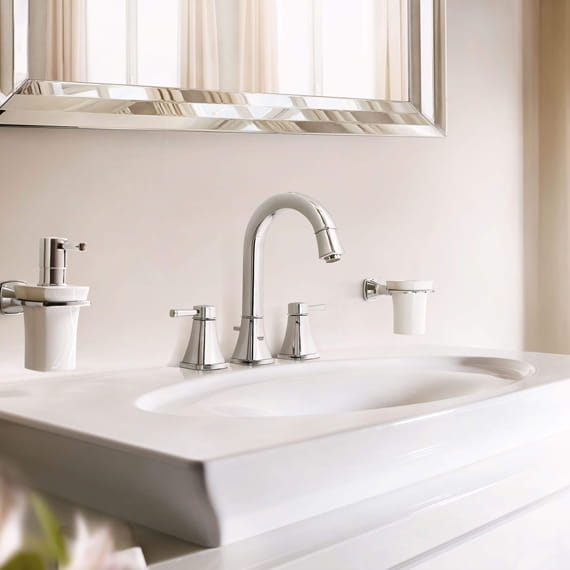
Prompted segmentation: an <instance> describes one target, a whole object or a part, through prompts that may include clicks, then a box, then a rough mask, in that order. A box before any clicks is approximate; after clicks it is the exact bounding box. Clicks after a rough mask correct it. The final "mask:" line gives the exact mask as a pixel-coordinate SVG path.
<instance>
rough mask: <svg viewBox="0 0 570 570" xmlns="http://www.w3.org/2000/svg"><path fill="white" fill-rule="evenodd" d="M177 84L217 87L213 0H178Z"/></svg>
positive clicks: (217, 71)
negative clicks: (179, 15) (178, 73)
mask: <svg viewBox="0 0 570 570" xmlns="http://www.w3.org/2000/svg"><path fill="white" fill-rule="evenodd" d="M181 19H182V21H181V33H180V39H181V50H180V66H181V69H180V79H181V86H182V87H185V88H188V89H208V90H217V89H219V88H220V77H219V75H220V73H219V58H218V33H217V18H216V2H215V0H181Z"/></svg>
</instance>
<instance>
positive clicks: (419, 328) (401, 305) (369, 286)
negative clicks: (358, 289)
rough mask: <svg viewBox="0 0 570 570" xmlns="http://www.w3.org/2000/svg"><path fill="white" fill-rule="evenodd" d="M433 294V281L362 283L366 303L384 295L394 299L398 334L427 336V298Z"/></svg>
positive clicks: (369, 281) (368, 281)
mask: <svg viewBox="0 0 570 570" xmlns="http://www.w3.org/2000/svg"><path fill="white" fill-rule="evenodd" d="M433 292H434V289H433V281H410V280H408V281H387V282H386V283H385V284H384V283H379V282H378V281H376V280H375V279H365V280H364V281H363V282H362V296H363V297H364V300H365V301H371V300H374V299H377V298H378V297H380V296H382V295H390V296H391V297H392V302H393V307H394V332H395V333H396V334H425V332H426V309H427V297H428V295H429V294H430V293H433Z"/></svg>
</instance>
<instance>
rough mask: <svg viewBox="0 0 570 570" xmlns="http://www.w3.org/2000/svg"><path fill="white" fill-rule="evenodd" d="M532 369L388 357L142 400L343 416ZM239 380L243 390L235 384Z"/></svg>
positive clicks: (478, 392)
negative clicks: (206, 390) (204, 390)
mask: <svg viewBox="0 0 570 570" xmlns="http://www.w3.org/2000/svg"><path fill="white" fill-rule="evenodd" d="M533 372H534V369H533V368H532V366H530V365H529V364H527V363H526V362H520V361H518V360H510V359H500V358H496V359H494V358H477V357H473V358H451V357H447V358H446V357H440V358H438V357H433V358H429V357H424V358H383V359H373V360H372V359H371V360H348V361H336V362H319V363H314V364H313V365H312V366H305V367H302V366H301V367H285V368H283V367H278V368H273V369H269V370H266V371H265V374H259V375H258V377H257V378H255V380H253V381H252V379H251V378H250V377H249V376H250V375H242V376H241V377H240V378H238V379H236V378H235V377H232V378H227V379H226V380H228V382H224V383H223V385H222V386H220V385H219V384H218V385H213V386H212V388H211V390H210V391H208V392H206V393H204V392H203V391H202V390H200V389H198V388H197V386H196V385H195V384H192V383H190V382H188V383H185V384H184V385H183V386H180V385H177V386H172V387H169V388H162V389H160V390H157V391H156V392H152V393H150V394H147V395H145V396H143V397H142V398H140V399H139V400H138V402H137V405H138V406H139V407H140V408H142V409H144V410H148V411H153V412H157V413H168V414H176V415H197V414H203V413H211V414H221V415H227V416H249V417H259V416H304V415H321V414H342V413H349V412H358V411H366V410H378V409H382V408H393V407H396V406H409V405H414V404H423V403H427V402H433V401H438V400H447V399H450V398H462V397H467V398H474V397H477V398H479V397H482V396H485V395H489V394H493V393H495V392H497V391H498V392H500V391H502V390H503V389H505V388H507V389H509V388H510V387H511V386H512V384H513V382H516V381H518V380H521V379H523V378H525V377H526V376H529V375H530V374H533ZM236 385H237V387H236Z"/></svg>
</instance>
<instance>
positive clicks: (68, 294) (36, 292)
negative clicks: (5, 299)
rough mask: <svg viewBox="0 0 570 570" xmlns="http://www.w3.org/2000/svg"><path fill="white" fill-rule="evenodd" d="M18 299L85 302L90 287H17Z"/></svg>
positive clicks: (15, 291)
mask: <svg viewBox="0 0 570 570" xmlns="http://www.w3.org/2000/svg"><path fill="white" fill-rule="evenodd" d="M14 293H15V294H16V298H18V299H23V300H25V301H47V302H49V303H62V302H66V301H85V300H86V299H87V296H88V295H89V287H88V286H85V285H49V286H47V285H16V286H15V287H14Z"/></svg>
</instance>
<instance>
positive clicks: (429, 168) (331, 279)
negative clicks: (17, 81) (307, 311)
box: [0, 0, 535, 366]
mask: <svg viewBox="0 0 570 570" xmlns="http://www.w3.org/2000/svg"><path fill="white" fill-rule="evenodd" d="M448 4H449V6H448V72H449V76H448V95H449V113H448V125H449V136H448V137H447V138H446V139H440V140H437V139H436V140H428V139H413V138H393V139H390V138H359V137H355V138H342V137H327V136H304V137H300V136H269V135H239V134H217V133H156V132H97V131H92V132H88V131H74V130H55V129H43V130H42V129H16V128H6V129H2V130H0V170H1V176H2V182H3V185H2V224H1V226H0V253H1V257H0V258H1V260H2V263H1V266H0V271H1V275H0V277H1V278H2V279H9V278H22V279H26V280H30V281H34V280H35V279H36V266H37V259H36V255H37V254H36V248H37V245H36V242H37V240H38V238H39V237H40V236H43V235H49V234H56V235H63V236H67V237H70V238H73V239H78V240H85V241H87V242H88V244H89V249H88V251H87V252H86V253H85V254H82V255H78V256H76V257H74V258H73V259H72V260H71V270H70V275H71V281H73V282H74V283H77V284H90V285H91V287H92V295H91V299H92V301H93V307H91V308H89V309H85V310H84V311H83V313H82V317H81V319H82V320H81V323H80V356H81V359H82V363H83V364H87V363H89V362H92V361H99V362H100V363H108V364H129V363H133V361H134V362H136V363H138V364H141V365H142V364H149V363H156V364H162V363H164V362H172V361H175V360H177V359H178V358H179V357H180V356H181V352H182V350H183V345H184V344H185V342H186V334H187V331H188V330H189V326H190V323H189V322H188V321H186V320H184V319H181V320H179V321H173V320H171V319H169V318H168V309H169V308H171V307H184V306H190V305H192V304H199V303H212V304H216V305H218V307H219V312H220V315H221V316H220V337H221V341H222V343H223V347H224V350H225V352H226V354H227V355H228V356H229V354H230V352H231V349H232V347H233V344H234V341H235V334H236V333H234V332H232V330H231V327H232V325H234V324H237V323H238V318H239V315H240V290H241V242H242V237H243V231H244V229H245V225H246V223H247V220H248V217H249V215H250V213H251V211H252V210H253V209H254V208H255V207H256V206H257V204H258V203H259V202H260V201H261V200H263V199H264V198H265V197H267V196H268V195H270V194H272V193H275V192H286V191H290V190H295V191H300V192H305V193H308V194H311V195H313V196H315V197H317V198H319V199H321V200H322V201H323V203H324V204H325V205H326V206H327V207H328V208H329V209H330V211H331V212H332V214H333V216H334V217H335V219H336V221H337V225H338V227H339V230H340V232H341V233H340V235H341V237H342V239H343V241H344V245H345V248H346V252H347V253H346V256H345V258H344V259H343V261H342V262H340V263H337V264H333V265H325V264H323V263H320V262H318V261H317V257H316V249H315V244H314V239H313V238H312V235H311V231H310V228H309V225H308V224H307V223H306V222H305V220H303V219H302V218H301V217H299V216H298V215H296V214H294V213H287V214H284V215H283V216H282V217H281V218H280V219H278V220H277V221H276V222H275V224H274V227H273V228H272V229H271V235H270V236H269V239H268V245H267V251H266V254H267V266H266V316H267V321H268V327H267V333H268V336H269V337H270V341H271V343H272V345H273V346H274V347H275V348H277V345H278V344H279V343H280V342H281V339H282V334H283V332H284V325H285V311H286V305H287V302H289V301H294V300H303V301H308V302H323V303H327V304H328V305H329V310H328V311H327V312H325V313H317V314H315V315H314V317H313V325H314V332H315V336H316V338H317V340H318V343H319V345H320V347H321V348H322V349H331V348H334V347H337V346H355V345H360V344H366V345H371V344H381V345H399V344H402V343H408V342H419V341H421V342H428V343H438V344H440V343H441V344H462V345H482V346H488V347H504V348H519V347H522V346H523V342H524V338H525V337H524V333H525V318H526V316H527V314H526V313H525V305H524V300H525V299H524V296H525V291H527V293H528V284H527V288H526V289H525V283H524V281H525V271H526V273H527V274H528V273H529V269H528V268H529V267H531V266H532V262H533V259H534V258H533V255H534V254H533V249H532V247H529V248H527V249H526V250H525V249H524V247H523V246H524V244H525V240H526V241H529V235H530V237H532V235H533V232H534V231H535V230H534V228H535V216H534V214H533V213H532V207H531V209H530V210H528V208H527V210H526V213H525V202H526V204H527V207H528V205H529V204H530V205H531V206H532V204H533V200H535V194H534V190H533V187H532V186H531V187H530V188H529V187H526V190H525V185H524V184H523V172H524V169H523V162H524V161H523V158H524V152H525V147H524V145H523V132H524V128H523V127H524V125H523V88H522V86H523V49H522V46H523V42H522V34H521V31H522V26H523V7H524V6H526V5H527V4H530V2H526V1H525V2H521V1H520V0H461V1H456V0H451V1H450V2H449V3H448ZM527 186H528V185H527ZM525 223H526V225H525ZM525 228H526V234H525ZM529 232H530V234H529ZM525 236H526V237H525ZM530 242H531V243H532V240H530ZM525 251H526V252H527V257H528V259H525V255H524V252H525ZM529 264H530V265H529ZM531 273H532V272H531ZM366 276H375V277H377V278H379V279H410V278H420V279H421V278H423V279H426V278H428V279H429V278H433V279H434V280H435V282H436V286H437V294H435V295H434V296H433V297H432V298H431V300H430V304H429V328H428V334H427V335H426V336H425V337H423V338H416V339H414V338H412V339H409V338H407V337H397V336H394V335H392V334H391V306H390V302H389V301H388V300H381V301H378V302H376V303H369V304H366V303H364V302H363V301H361V300H360V298H359V287H360V281H361V279H362V278H364V277H366ZM529 278H530V277H529ZM527 281H528V280H527ZM526 324H527V325H528V324H529V323H528V322H527V323H526ZM0 339H1V342H0V361H1V362H3V363H5V364H6V365H14V366H17V365H19V363H20V361H21V355H22V350H23V348H22V340H23V322H22V320H21V319H20V318H17V317H16V318H2V319H0Z"/></svg>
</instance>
